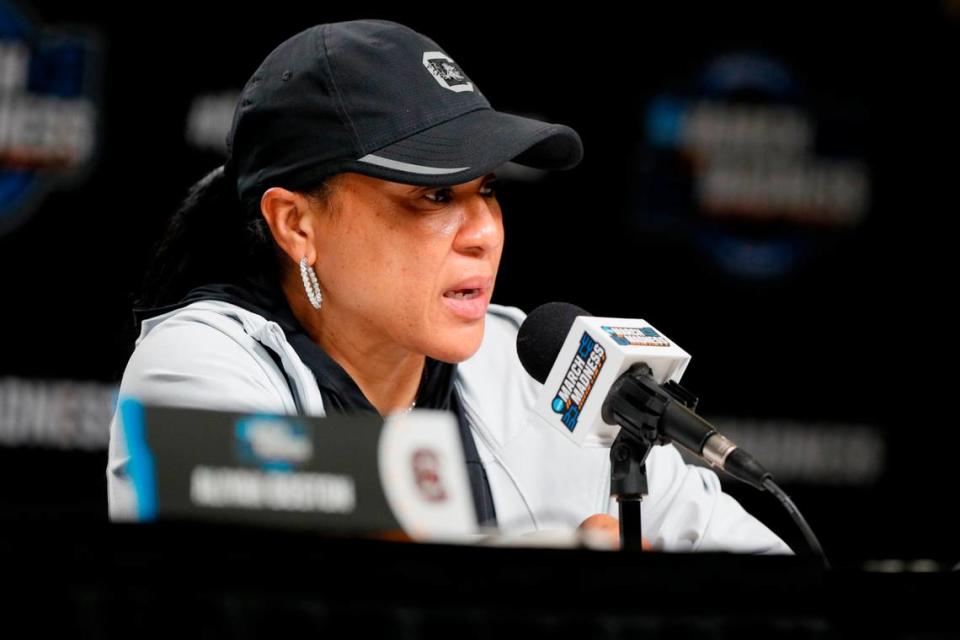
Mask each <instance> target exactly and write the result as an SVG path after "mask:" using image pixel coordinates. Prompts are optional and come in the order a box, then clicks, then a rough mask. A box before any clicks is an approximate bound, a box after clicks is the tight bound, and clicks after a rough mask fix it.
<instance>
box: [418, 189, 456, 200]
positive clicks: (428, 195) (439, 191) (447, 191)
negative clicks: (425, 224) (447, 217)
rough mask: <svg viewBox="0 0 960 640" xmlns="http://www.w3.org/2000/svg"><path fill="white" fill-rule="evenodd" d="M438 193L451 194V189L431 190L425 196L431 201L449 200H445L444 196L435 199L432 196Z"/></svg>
mask: <svg viewBox="0 0 960 640" xmlns="http://www.w3.org/2000/svg"><path fill="white" fill-rule="evenodd" d="M437 194H442V195H443V196H449V195H450V189H437V190H435V191H430V192H428V193H427V194H426V196H424V197H426V198H427V200H430V201H431V202H447V200H445V199H444V198H443V197H441V198H439V199H434V198H431V197H430V196H431V195H437Z"/></svg>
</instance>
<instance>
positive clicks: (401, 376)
mask: <svg viewBox="0 0 960 640" xmlns="http://www.w3.org/2000/svg"><path fill="white" fill-rule="evenodd" d="M287 299H288V302H289V303H290V308H291V311H293V314H294V316H296V318H297V320H298V321H299V322H300V324H301V325H302V326H303V328H304V330H305V331H306V332H307V335H309V336H310V339H311V340H313V341H314V342H316V343H317V344H318V345H320V347H321V348H322V349H323V350H324V351H325V352H326V353H327V355H329V356H330V357H331V358H333V359H334V360H335V361H336V362H337V364H339V365H340V366H341V367H343V369H344V371H346V372H347V374H348V375H349V376H350V377H351V378H352V379H353V381H354V382H356V383H357V386H358V387H360V390H361V391H362V392H363V395H364V396H366V398H367V400H369V401H370V403H371V404H372V405H373V406H374V407H375V408H376V409H377V411H378V412H379V413H380V415H383V416H385V415H387V414H389V413H393V412H396V411H403V410H406V409H408V408H410V405H411V403H412V402H413V401H414V400H415V399H416V397H417V391H418V390H419V389H420V380H421V379H422V377H423V373H424V367H425V366H426V357H425V356H424V355H423V354H422V353H415V352H413V351H410V350H408V349H405V348H403V347H400V346H399V345H396V344H395V343H391V342H389V341H387V340H382V339H381V340H377V339H376V338H375V336H374V335H373V332H371V331H367V330H366V329H365V328H364V327H363V325H362V324H360V323H358V322H356V321H353V320H350V319H340V318H339V317H338V315H337V313H336V312H335V311H334V310H333V309H332V308H329V307H327V306H324V307H323V308H322V309H321V310H319V311H318V310H316V309H314V308H313V307H312V306H311V305H310V303H309V301H307V300H306V299H304V300H302V301H301V300H299V299H298V298H296V297H295V296H294V297H293V298H292V300H291V297H290V296H288V297H287ZM342 327H349V328H350V331H345V330H342V329H341V328H342Z"/></svg>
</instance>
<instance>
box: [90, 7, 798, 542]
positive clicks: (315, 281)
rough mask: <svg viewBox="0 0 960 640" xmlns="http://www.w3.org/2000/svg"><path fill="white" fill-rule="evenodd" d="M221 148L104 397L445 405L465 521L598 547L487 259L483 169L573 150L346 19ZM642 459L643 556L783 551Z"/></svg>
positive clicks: (544, 126)
mask: <svg viewBox="0 0 960 640" xmlns="http://www.w3.org/2000/svg"><path fill="white" fill-rule="evenodd" d="M227 147H228V149H229V151H230V158H229V159H228V161H227V162H226V163H225V165H224V166H223V167H222V168H218V169H216V170H215V171H213V172H212V173H211V174H210V175H208V176H206V177H205V178H204V179H203V180H201V181H200V182H199V183H198V184H197V185H195V186H194V188H193V189H192V190H191V192H190V194H189V195H188V197H187V199H186V200H185V202H184V204H183V206H182V207H181V209H180V211H178V213H177V215H176V216H175V217H174V219H173V220H172V222H171V225H170V228H169V230H168V233H167V235H166V237H165V238H164V240H163V241H162V243H161V244H160V246H159V247H158V251H157V253H156V255H155V257H154V264H153V267H152V268H151V269H150V271H149V272H148V277H147V279H146V285H145V287H144V290H143V292H142V293H141V296H140V298H139V301H138V308H137V309H135V317H136V318H137V320H138V321H140V322H141V333H140V337H139V338H138V340H137V347H136V349H135V351H134V353H133V355H132V356H131V358H130V361H129V362H128V363H127V367H126V370H125V371H124V376H123V380H122V382H121V388H120V394H121V395H127V394H129V395H133V396H136V397H138V398H140V399H141V400H144V401H148V402H157V403H161V404H180V405H183V406H197V407H206V408H223V409H230V410H236V411H268V412H286V413H295V412H302V413H306V414H309V415H318V416H322V415H325V414H326V413H327V412H328V411H340V410H370V411H377V412H379V413H380V414H381V415H387V414H389V413H393V412H396V411H404V410H409V409H410V408H413V407H415V406H418V407H430V408H441V409H448V410H450V411H453V412H454V413H455V414H456V415H457V417H458V423H459V425H460V428H461V435H462V436H463V442H464V447H465V453H466V458H467V461H468V468H469V471H470V480H471V485H472V489H473V492H474V498H475V503H476V505H477V516H478V520H479V522H481V523H482V524H487V525H497V526H498V527H499V528H500V530H501V531H504V532H507V533H523V532H526V531H532V530H539V529H544V528H548V527H550V526H557V525H562V526H569V527H571V528H572V527H574V526H581V527H583V528H592V529H598V530H600V531H605V532H609V533H610V534H611V536H614V537H615V535H616V530H615V526H611V524H613V525H615V521H613V520H612V517H611V515H610V514H611V513H615V512H616V503H615V502H613V501H611V500H610V496H609V486H608V483H609V462H608V460H607V456H608V452H607V451H606V450H603V449H593V450H590V449H581V448H578V447H574V446H572V445H571V444H570V443H569V442H568V441H567V439H566V438H564V437H563V435H562V434H558V433H557V432H556V431H554V430H553V429H552V428H551V427H549V426H544V425H542V423H540V422H538V421H536V420H535V419H532V418H531V416H532V414H531V413H530V408H531V406H532V403H533V399H534V398H535V397H536V395H537V392H538V391H539V383H537V382H536V381H534V380H533V379H532V378H530V376H529V375H527V374H526V373H525V371H524V370H523V369H522V366H521V365H520V362H519V359H518V358H517V355H516V349H515V343H516V335H517V330H518V328H519V325H520V323H521V322H522V321H523V318H524V317H525V314H524V312H523V311H521V310H520V309H518V308H516V307H505V306H502V305H496V304H491V303H490V298H491V295H492V293H493V289H494V283H495V281H496V276H497V271H498V268H499V263H500V257H501V253H502V251H503V244H504V231H503V222H502V212H501V209H500V205H499V203H498V201H497V197H496V193H495V191H494V190H493V182H494V180H495V179H496V173H495V169H497V168H498V167H500V166H501V165H502V164H503V163H505V162H507V161H510V160H513V161H515V162H517V163H519V164H525V165H528V166H532V167H539V168H542V169H560V170H562V169H569V168H572V167H574V166H575V165H577V164H578V163H579V162H580V160H581V158H582V154H583V150H582V145H581V141H580V137H579V136H578V135H577V133H576V132H575V131H574V130H573V129H571V128H569V127H566V126H564V125H559V124H549V123H545V122H541V121H538V120H533V119H529V118H524V117H521V116H517V115H513V114H508V113H504V112H498V111H495V110H493V109H492V107H491V106H490V104H489V102H488V101H487V99H486V98H485V97H484V96H483V94H482V93H481V92H480V90H479V88H477V87H476V85H475V84H474V83H473V82H472V81H471V80H470V79H469V78H468V77H467V76H466V74H465V73H464V72H463V70H462V69H460V67H459V66H458V65H457V64H456V63H455V62H454V61H453V60H452V59H451V58H450V57H449V56H448V55H446V54H445V53H444V52H443V51H442V50H441V48H440V47H439V45H437V44H436V43H435V42H434V41H432V40H430V39H429V38H426V37H425V36H423V35H422V34H419V33H417V32H416V31H414V30H412V29H410V28H408V27H405V26H404V25H401V24H398V23H396V22H392V21H388V20H354V21H346V22H337V23H329V24H323V25H317V26H314V27H311V28H310V29H306V30H304V31H302V32H300V33H298V34H296V35H294V36H293V37H291V38H289V39H288V40H286V41H285V42H283V43H282V44H280V45H279V46H278V47H277V48H276V49H274V50H273V51H272V52H271V53H270V54H269V55H268V56H267V58H266V59H265V60H264V61H263V63H261V65H260V67H258V69H257V70H256V71H255V72H254V74H253V75H252V76H251V78H250V80H249V81H248V82H247V84H246V86H245V87H244V90H243V93H242V94H241V97H240V100H239V102H238V105H237V109H236V111H235V114H234V119H233V123H232V126H231V130H230V133H229V135H228V138H227ZM120 436H121V434H120V432H119V430H118V429H117V422H116V416H115V417H114V421H113V423H112V424H111V442H110V462H109V464H108V469H107V475H108V487H109V493H108V498H109V503H110V514H111V517H112V518H115V519H118V518H125V517H130V516H131V514H132V500H133V498H132V493H131V489H130V486H129V480H128V479H127V477H126V462H127V454H126V450H125V445H124V443H123V442H122V438H121V437H120ZM657 449H658V450H657V451H655V452H654V453H652V454H651V455H650V456H649V458H648V468H649V470H650V472H649V475H650V500H649V501H650V503H651V508H649V509H647V511H646V512H645V513H644V518H645V519H644V524H645V528H649V532H650V533H651V534H652V538H651V541H652V544H653V545H654V546H655V547H658V548H663V549H679V548H710V547H717V548H729V549H741V550H748V551H754V552H770V553H780V552H783V553H789V552H790V551H789V548H787V547H786V545H785V544H784V543H783V542H782V541H781V540H780V539H779V538H777V537H776V536H775V535H774V534H773V533H772V532H771V531H770V530H769V529H767V528H766V527H764V526H763V525H762V524H761V523H759V522H758V521H757V520H756V519H754V518H753V517H752V516H750V515H749V514H748V513H746V512H745V511H744V510H743V509H742V508H741V507H740V505H738V504H737V503H736V502H734V501H733V500H732V499H731V498H730V497H729V496H727V495H725V494H723V493H722V492H721V491H720V489H719V482H718V481H717V478H716V475H715V474H713V473H712V472H710V471H707V470H705V469H699V468H695V467H687V466H686V465H684V464H683V463H682V461H681V459H680V457H679V454H678V453H677V452H676V451H675V450H674V449H673V448H672V447H658V448H657ZM605 464H606V465H607V466H606V467H604V465H605ZM647 537H650V536H649V535H648V536H647Z"/></svg>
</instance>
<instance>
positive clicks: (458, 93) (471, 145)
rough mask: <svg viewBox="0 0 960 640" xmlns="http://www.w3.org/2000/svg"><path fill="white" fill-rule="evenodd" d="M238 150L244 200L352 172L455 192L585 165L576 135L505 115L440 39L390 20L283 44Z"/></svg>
mask: <svg viewBox="0 0 960 640" xmlns="http://www.w3.org/2000/svg"><path fill="white" fill-rule="evenodd" d="M226 143H227V150H228V153H229V158H228V162H227V171H229V172H232V173H228V175H230V177H231V178H234V177H235V178H236V180H237V191H238V194H239V196H240V198H241V200H243V201H244V202H248V201H250V202H252V201H253V200H254V199H256V200H257V201H259V198H260V196H261V194H262V192H263V190H264V189H266V188H268V187H270V186H284V187H286V188H290V189H296V188H301V187H304V186H306V185H308V184H310V183H311V182H313V181H315V180H316V179H318V178H320V177H323V176H327V175H331V174H334V173H340V172H344V171H352V172H357V173H362V174H365V175H368V176H373V177H376V178H381V179H384V180H391V181H394V182H403V183H408V184H412V185H419V186H447V185H453V184H459V183H463V182H469V181H471V180H474V179H476V178H478V177H480V176H483V175H486V174H487V173H489V172H490V171H492V170H494V169H495V168H496V167H498V166H500V165H501V164H503V163H505V162H507V161H511V160H512V161H513V162H516V163H518V164H521V165H524V166H529V167H534V168H538V169H549V170H556V169H570V168H573V167H574V166H576V165H577V164H579V162H580V160H581V158H582V157H583V144H582V142H581V140H580V136H579V135H578V134H577V132H576V131H574V130H573V129H572V128H570V127H568V126H566V125H563V124H553V123H549V122H544V121H542V120H537V119H534V118H529V117H525V116H522V115H518V114H513V113H508V112H505V111H496V110H494V109H493V108H492V107H491V106H490V102H489V101H488V100H487V98H486V96H484V95H483V93H482V92H481V91H480V88H479V87H477V85H476V84H475V83H474V82H473V81H472V80H471V79H470V78H469V77H468V76H467V75H466V73H464V71H463V69H462V68H461V67H460V66H459V65H458V64H457V63H456V62H455V61H454V60H453V58H451V57H450V56H449V55H447V54H446V53H445V52H444V51H443V49H442V48H441V47H440V46H439V45H438V44H437V43H436V42H434V41H433V40H431V39H430V38H428V37H426V36H424V35H422V34H420V33H418V32H417V31H414V30H413V29H411V28H410V27H407V26H405V25H403V24H400V23H397V22H393V21H391V20H380V19H363V20H349V21H343V22H331V23H326V24H318V25H315V26H312V27H310V28H308V29H305V30H303V31H300V32H299V33H297V34H295V35H293V36H291V37H290V38H288V39H287V40H285V41H284V42H282V43H281V44H280V45H279V46H277V47H276V48H275V49H274V50H273V51H271V52H270V53H269V54H268V55H267V57H266V58H265V59H264V60H263V62H262V63H261V64H260V66H259V67H258V68H257V70H256V71H255V72H254V73H253V75H252V76H251V77H250V79H249V80H248V81H247V83H246V85H245V86H244V88H243V92H242V93H241V95H240V99H239V100H238V102H237V106H236V109H235V111H234V115H233V122H232V124H231V127H230V132H229V133H228V134H227V140H226Z"/></svg>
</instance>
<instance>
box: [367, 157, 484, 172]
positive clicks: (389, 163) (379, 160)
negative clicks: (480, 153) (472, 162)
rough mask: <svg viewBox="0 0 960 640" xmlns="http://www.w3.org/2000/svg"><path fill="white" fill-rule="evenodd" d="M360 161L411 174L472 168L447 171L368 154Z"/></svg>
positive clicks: (462, 168)
mask: <svg viewBox="0 0 960 640" xmlns="http://www.w3.org/2000/svg"><path fill="white" fill-rule="evenodd" d="M358 161H359V162H369V163H370V164H376V165H380V166H381V167H387V168H388V169H397V170H399V171H409V172H410V173H429V174H440V173H456V172H457V171H463V170H464V169H469V168H470V167H456V168H454V169H446V168H444V167H428V166H426V165H423V164H410V163H409V162H400V161H399V160H391V159H390V158H384V157H382V156H377V155H374V154H372V153H368V154H367V155H365V156H363V157H362V158H359V159H358Z"/></svg>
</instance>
